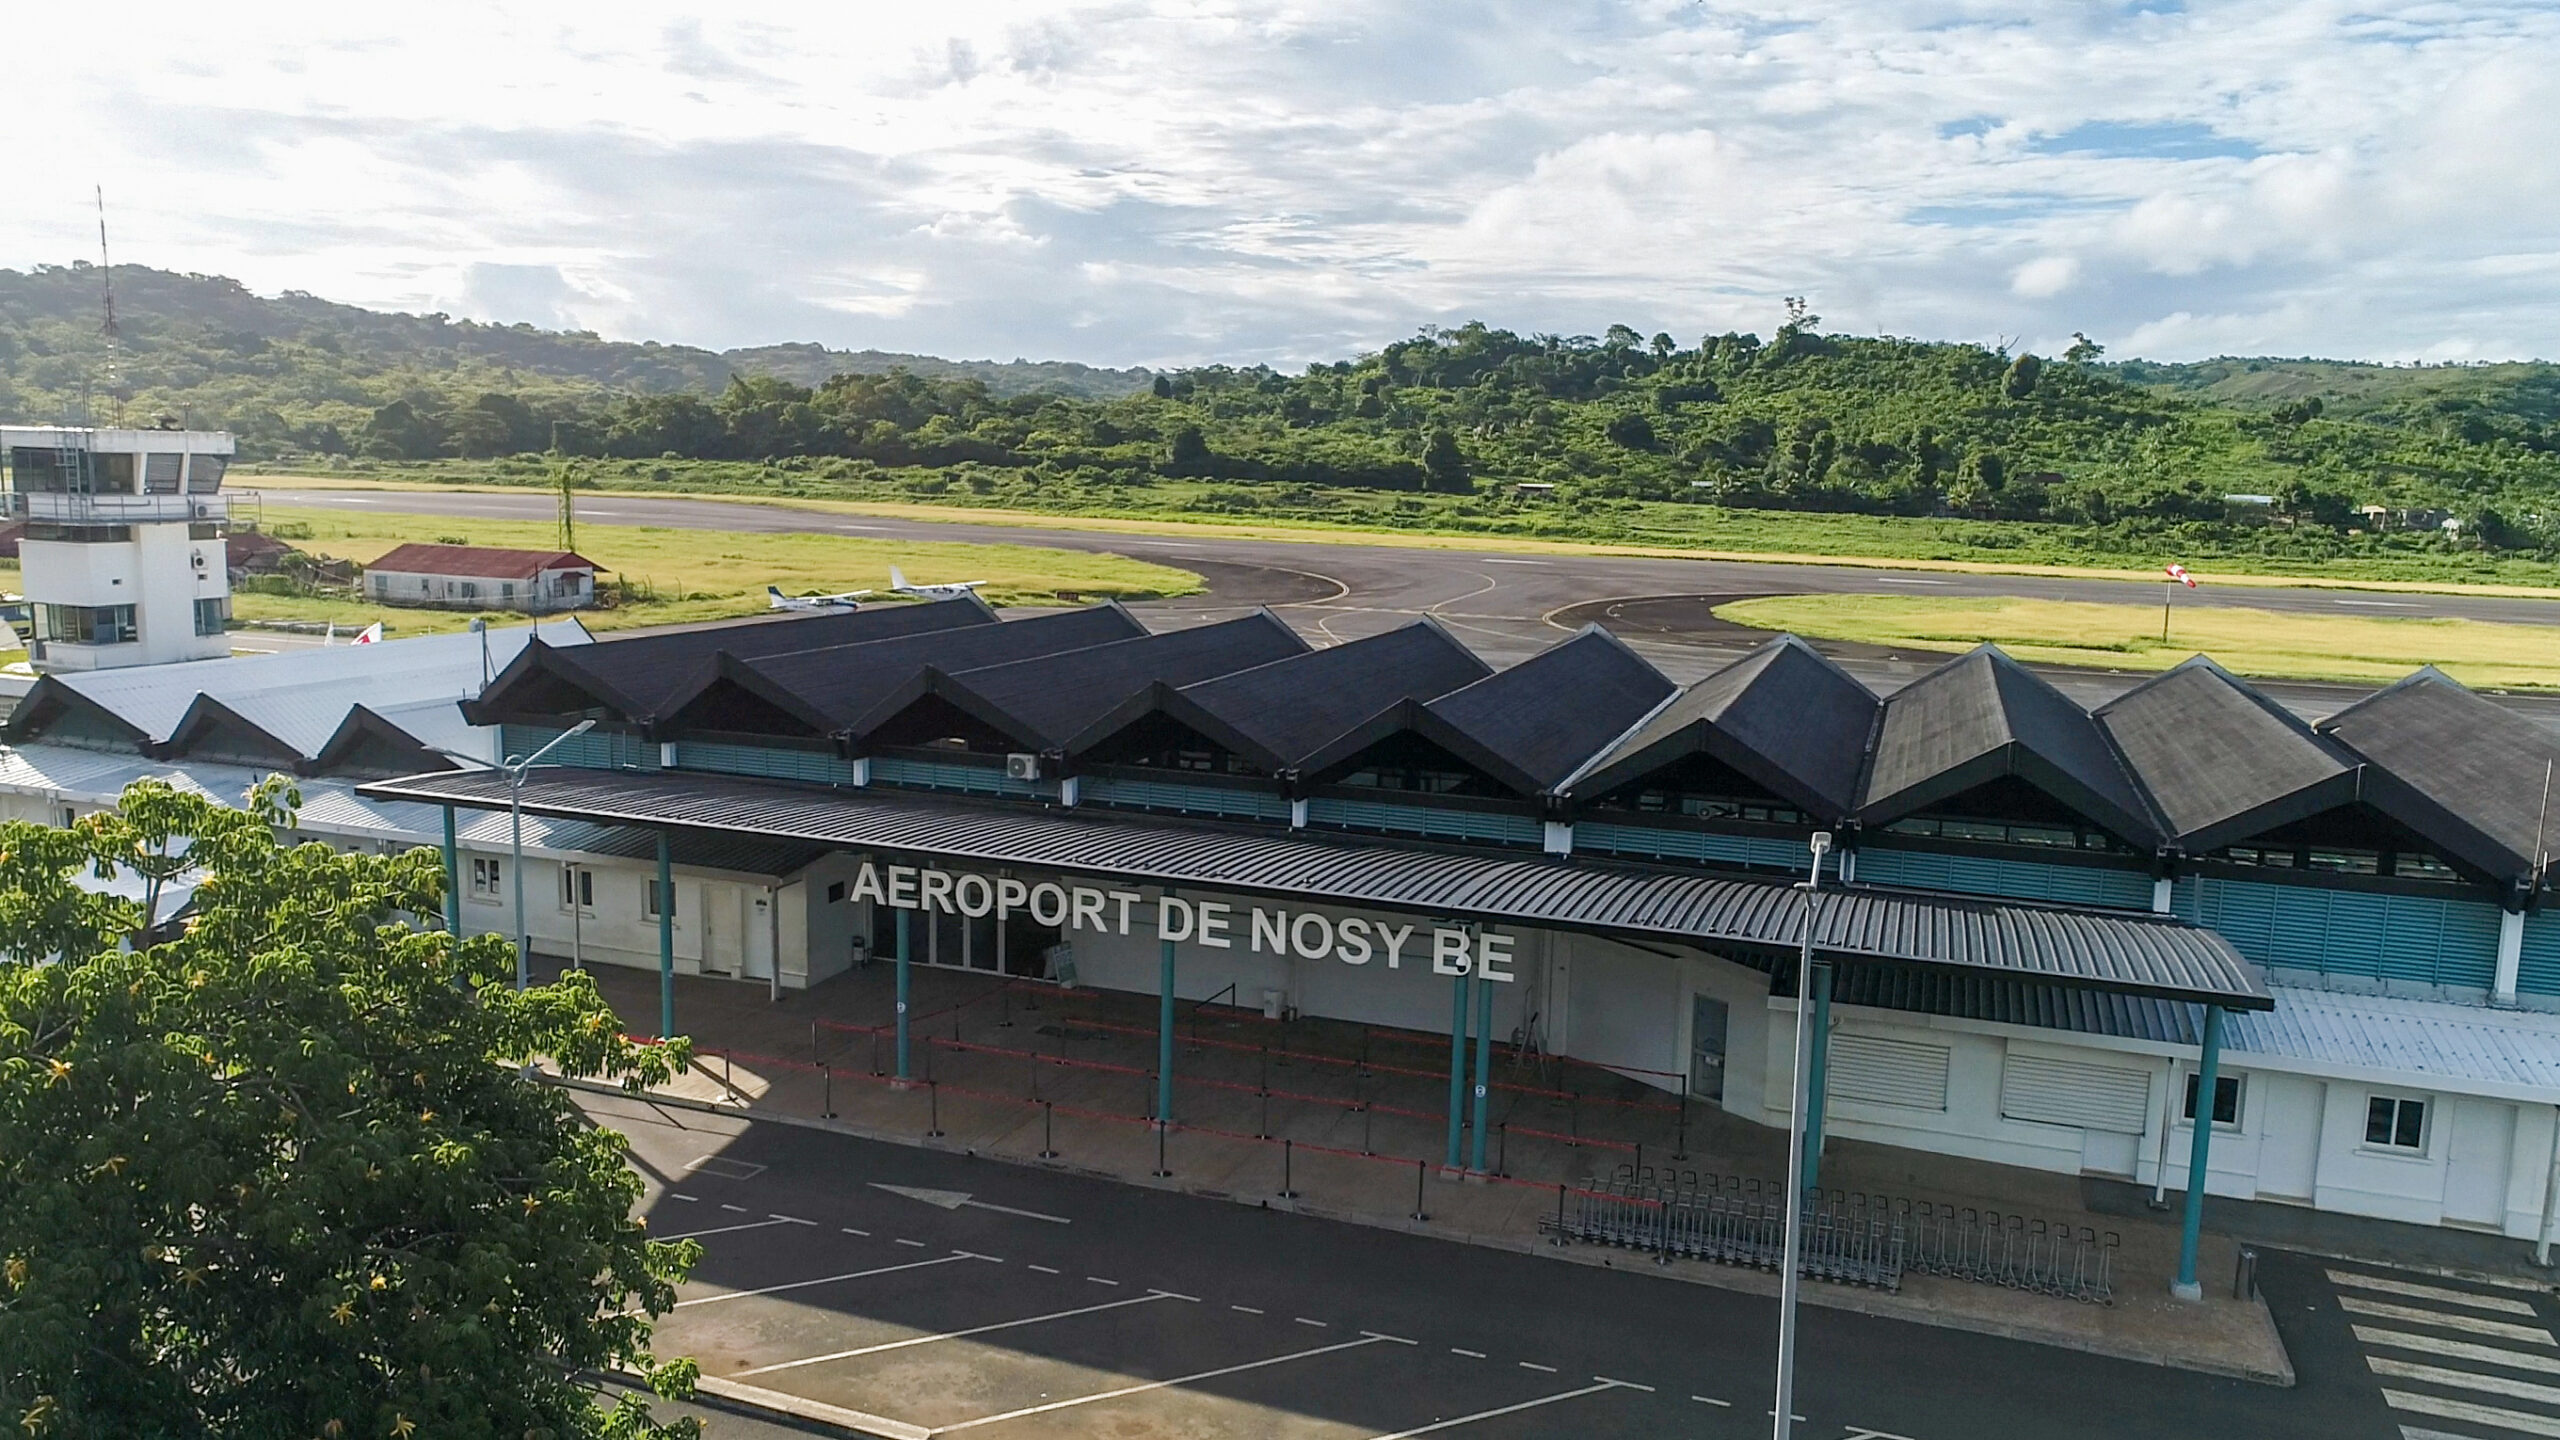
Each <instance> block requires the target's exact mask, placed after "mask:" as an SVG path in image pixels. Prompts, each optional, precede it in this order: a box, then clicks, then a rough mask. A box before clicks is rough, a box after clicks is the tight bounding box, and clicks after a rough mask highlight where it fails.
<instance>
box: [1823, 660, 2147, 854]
mask: <svg viewBox="0 0 2560 1440" xmlns="http://www.w3.org/2000/svg"><path fill="white" fill-rule="evenodd" d="M1993 774H2016V775H2019V776H2021V778H2024V779H2027V780H2028V781H2029V782H2030V783H2032V784H2034V785H2035V786H2036V787H2037V788H2038V789H2041V790H2044V791H2046V792H2047V793H2049V794H2052V795H2053V798H2055V799H2057V800H2060V801H2062V802H2063V803H2064V804H2066V805H2069V806H2071V807H2072V808H2073V809H2075V810H2077V811H2079V812H2080V813H2081V814H2082V815H2084V816H2086V817H2087V818H2088V819H2090V820H2093V821H2096V822H2097V823H2099V824H2101V825H2104V826H2106V827H2107V828H2108V829H2110V830H2113V831H2114V832H2115V833H2116V834H2117V835H2118V836H2119V837H2120V838H2122V839H2124V840H2127V841H2130V842H2131V843H2133V844H2135V845H2137V846H2141V847H2144V848H2149V847H2150V846H2152V845H2154V844H2157V843H2158V842H2159V840H2160V838H2161V835H2160V825H2159V821H2158V820H2157V819H2155V818H2154V817H2153V816H2152V814H2151V810H2150V805H2149V803H2148V802H2147V801H2146V800H2145V799H2144V798H2143V796H2142V794H2141V793H2140V792H2139V791H2138V790H2137V789H2135V787H2134V783H2133V777H2132V776H2131V774H2130V773H2128V772H2127V770H2126V768H2125V766H2124V763H2123V761H2122V760H2121V759H2120V758H2119V757H2118V756H2117V754H2116V752H2115V747H2114V745H2113V743H2112V742H2110V741H2109V740H2108V739H2107V737H2106V733H2105V732H2104V731H2102V730H2100V729H2099V728H2098V723H2097V721H2096V720H2094V719H2092V718H2091V717H2090V714H2089V712H2088V711H2086V710H2083V709H2081V708H2080V707H2079V706H2078V705H2077V704H2075V703H2073V701H2072V700H2071V698H2070V697H2069V696H2067V695H2064V694H2063V693H2062V692H2061V691H2059V690H2056V689H2055V688H2053V685H2052V684H2051V683H2050V682H2048V681H2047V680H2046V679H2045V678H2044V677H2043V676H2040V675H2038V674H2036V673H2035V672H2034V671H2031V670H2029V669H2027V668H2026V667H2025V666H2023V665H2021V664H2019V663H2018V662H2017V661H2015V660H2012V659H2010V658H2009V657H2008V656H2007V655H2005V654H2003V653H2001V651H2000V650H1999V649H1998V648H1996V647H1994V646H1991V645H1983V646H1979V647H1977V648H1976V649H1974V650H1972V651H1971V652H1969V653H1967V654H1965V655H1962V656H1959V657H1958V658H1956V659H1954V660H1950V661H1948V662H1947V663H1946V664H1944V665H1941V666H1939V667H1938V668H1937V669H1935V670H1932V671H1930V672H1929V673H1928V674H1926V675H1924V676H1922V677H1920V678H1919V679H1918V680H1915V681H1913V682H1912V683H1910V684H1909V685H1906V686H1904V687H1903V688H1902V689H1900V690H1897V691H1895V692H1894V693H1893V695H1892V697H1891V698H1889V699H1887V700H1886V701H1885V704H1884V718H1883V720H1882V721H1881V722H1880V723H1879V724H1878V725H1877V727H1876V739H1875V747H1874V753H1873V756H1872V758H1871V759H1870V761H1869V764H1868V769H1867V783H1866V787H1865V794H1864V795H1862V796H1861V797H1860V799H1859V811H1858V814H1859V818H1860V819H1862V820H1864V821H1867V822H1868V823H1870V824H1877V823H1883V822H1887V821H1891V820H1896V819H1899V818H1901V817H1902V816H1905V815H1908V814H1911V813H1913V812H1915V811H1917V810H1920V809H1923V808H1925V807H1927V806H1929V805H1931V804H1934V803H1936V802H1938V801H1941V800H1944V799H1947V798H1949V796H1950V795H1951V794H1954V793H1960V792H1961V791H1963V790H1967V789H1971V788H1972V787H1973V786H1974V785H1977V784H1980V783H1982V782H1983V781H1984V780H1985V779H1987V778H1989V777H1990V776H1991V775H1993Z"/></svg>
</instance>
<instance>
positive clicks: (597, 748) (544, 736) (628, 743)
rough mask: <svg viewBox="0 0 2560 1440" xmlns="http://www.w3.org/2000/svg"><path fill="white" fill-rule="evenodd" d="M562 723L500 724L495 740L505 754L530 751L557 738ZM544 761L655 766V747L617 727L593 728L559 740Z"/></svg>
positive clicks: (617, 766) (623, 767) (592, 766)
mask: <svg viewBox="0 0 2560 1440" xmlns="http://www.w3.org/2000/svg"><path fill="white" fill-rule="evenodd" d="M566 728H567V727H566V726H558V727H555V726H550V725H513V724H510V725H501V726H499V727H498V733H499V737H500V741H499V743H500V744H501V745H503V746H504V747H505V750H506V753H507V754H509V755H530V754H532V753H533V752H535V751H536V750H539V749H541V748H542V747H543V746H545V745H548V744H550V743H551V742H552V741H553V740H556V739H559V737H560V735H561V734H562V732H563V731H564V730H566ZM543 761H544V763H546V764H551V765H574V766H577V767H579V768H580V769H585V770H655V769H657V768H658V747H657V746H655V745H652V744H650V743H649V742H648V741H646V740H643V739H641V738H640V737H639V736H637V735H631V734H626V733H624V732H622V731H619V730H605V729H595V730H590V731H588V732H587V733H586V734H584V735H581V736H579V737H577V738H576V739H574V740H567V741H562V742H561V744H560V747H559V748H558V749H556V750H553V751H552V752H551V753H550V754H548V755H546V756H544V757H543Z"/></svg>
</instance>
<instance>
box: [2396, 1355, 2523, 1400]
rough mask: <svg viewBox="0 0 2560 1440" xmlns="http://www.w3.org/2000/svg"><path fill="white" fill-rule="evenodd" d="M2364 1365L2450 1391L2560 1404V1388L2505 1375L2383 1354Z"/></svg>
mask: <svg viewBox="0 0 2560 1440" xmlns="http://www.w3.org/2000/svg"><path fill="white" fill-rule="evenodd" d="M2364 1363H2366V1364H2367V1365H2370V1366H2372V1367H2373V1373H2374V1374H2376V1375H2387V1376H2389V1377H2391V1378H2392V1379H2394V1380H2415V1381H2418V1382H2419V1383H2420V1384H2424V1385H2442V1386H2444V1387H2445V1388H2447V1389H2449V1390H2479V1391H2482V1392H2485V1393H2487V1394H2490V1395H2504V1396H2506V1397H2507V1398H2508V1399H2510V1400H2530V1401H2532V1402H2533V1403H2534V1404H2536V1405H2560V1386H2551V1385H2536V1384H2534V1383H2533V1382H2532V1381H2530V1380H2510V1379H2508V1378H2507V1377H2506V1376H2504V1375H2475V1374H2473V1373H2472V1372H2471V1371H2468V1370H2449V1369H2446V1368H2445V1367H2444V1366H2442V1365H2420V1364H2418V1363H2417V1362H2415V1361H2412V1360H2386V1359H2384V1358H2383V1357H2381V1356H2379V1355H2367V1356H2366V1357H2364Z"/></svg>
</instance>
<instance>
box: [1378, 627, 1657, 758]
mask: <svg viewBox="0 0 2560 1440" xmlns="http://www.w3.org/2000/svg"><path fill="white" fill-rule="evenodd" d="M1676 688H1677V687H1676V686H1674V685H1673V684H1672V683H1671V681H1670V680H1669V678H1667V677H1666V676H1664V675H1663V673H1662V672H1661V671H1659V670H1656V669H1654V668H1653V666H1652V665H1650V664H1648V663H1647V662H1646V661H1645V658H1644V657H1643V656H1641V655H1638V654H1637V653H1636V652H1634V651H1633V650H1630V649H1628V648H1627V646H1626V642H1625V641H1622V640H1620V639H1619V638H1618V637H1617V636H1615V635H1612V634H1610V633H1609V632H1608V631H1607V630H1604V629H1602V628H1601V627H1600V626H1598V625H1586V626H1584V627H1582V629H1581V630H1579V631H1577V632H1576V633H1574V634H1573V635H1571V636H1569V637H1567V638H1565V639H1563V640H1559V641H1557V642H1556V643H1555V644H1553V645H1550V646H1548V647H1547V648H1546V649H1544V650H1541V651H1539V652H1538V653H1537V654H1535V655H1533V656H1531V657H1529V658H1528V659H1526V660H1523V661H1521V662H1520V663H1519V664H1517V665H1514V666H1512V667H1511V668H1510V669H1508V670H1504V671H1502V672H1501V673H1499V674H1495V675H1489V676H1487V677H1485V678H1484V679H1482V680H1478V681H1477V682H1475V683H1474V684H1472V685H1469V686H1467V687H1466V688H1464V689H1462V690H1453V691H1451V692H1449V693H1448V694H1446V695H1443V696H1441V697H1440V698H1439V699H1437V700H1434V701H1432V702H1431V703H1430V704H1428V705H1425V706H1424V707H1423V713H1424V719H1425V722H1426V723H1424V724H1423V725H1422V726H1421V727H1420V728H1421V729H1422V730H1423V732H1424V733H1425V734H1427V735H1430V736H1432V737H1433V738H1435V739H1439V740H1440V741H1441V743H1442V744H1443V745H1448V746H1449V747H1450V748H1452V749H1458V748H1459V747H1458V746H1457V745H1455V744H1454V743H1452V738H1451V737H1450V736H1443V735H1442V733H1441V731H1442V729H1443V728H1444V727H1445V729H1446V730H1447V731H1448V732H1451V734H1452V736H1454V737H1460V738H1463V739H1464V740H1466V741H1468V742H1471V743H1472V745H1473V746H1474V747H1475V749H1476V751H1478V752H1480V753H1481V756H1482V757H1483V758H1482V759H1480V760H1479V761H1478V763H1479V764H1482V765H1484V766H1485V768H1487V769H1488V770H1490V771H1491V773H1493V774H1494V775H1495V776H1496V777H1497V778H1500V779H1502V780H1504V781H1506V782H1507V783H1509V784H1510V785H1512V787H1513V788H1514V789H1517V790H1520V791H1521V792H1522V793H1524V794H1530V795H1536V794H1542V793H1544V792H1547V791H1550V790H1553V789H1555V788H1556V787H1557V786H1558V785H1561V784H1563V783H1564V778H1565V777H1566V776H1568V775H1570V774H1572V773H1573V772H1574V771H1575V769H1577V768H1578V767H1580V766H1581V764H1582V762H1583V761H1585V760H1588V759H1590V758H1591V756H1592V754H1593V753H1594V752H1596V751H1598V750H1599V749H1600V748H1601V747H1602V746H1604V745H1607V744H1608V743H1609V742H1610V741H1612V740H1614V739H1616V738H1617V737H1618V736H1620V735H1622V734H1624V733H1626V729H1627V727H1628V726H1630V725H1633V724H1634V723H1636V721H1638V720H1640V719H1642V718H1643V717H1644V716H1645V714H1646V713H1647V712H1649V711H1651V710H1653V709H1654V708H1655V707H1656V706H1658V705H1660V704H1661V703H1662V702H1663V699H1664V698H1665V697H1667V696H1668V695H1670V694H1671V693H1672V691H1673V690H1674V689H1676ZM1433 722H1436V723H1433ZM1461 753H1465V752H1464V751H1461ZM1487 762H1493V763H1487ZM1497 764H1498V765H1499V767H1500V768H1495V765H1497Z"/></svg>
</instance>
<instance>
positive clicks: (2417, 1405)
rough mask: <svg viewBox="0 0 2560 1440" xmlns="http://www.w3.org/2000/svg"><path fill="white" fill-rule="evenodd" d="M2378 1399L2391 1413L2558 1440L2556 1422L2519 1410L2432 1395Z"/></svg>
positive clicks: (2402, 1393)
mask: <svg viewBox="0 0 2560 1440" xmlns="http://www.w3.org/2000/svg"><path fill="white" fill-rule="evenodd" d="M2382 1398H2383V1399H2384V1400H2385V1401H2387V1402H2389V1403H2390V1405H2391V1408H2393V1409H2394V1410H2407V1411H2411V1412H2414V1413H2416V1414H2419V1415H2433V1416H2435V1417H2437V1418H2438V1419H2442V1420H2464V1421H2468V1422H2470V1423H2471V1424H2474V1425H2493V1426H2496V1427H2498V1428H2499V1429H2502V1430H2521V1431H2523V1432H2524V1433H2525V1434H2527V1435H2545V1436H2555V1437H2560V1420H2554V1419H2551V1418H2550V1417H2548V1416H2544V1415H2530V1414H2527V1413H2525V1412H2524V1411H2522V1410H2502V1409H2500V1408H2498V1407H2497V1406H2495V1405H2474V1404H2472V1403H2471V1402H2470V1401H2468V1400H2443V1399H2439V1398H2437V1397H2436V1396H2433V1395H2412V1394H2410V1393H2409V1392H2408V1391H2406V1390H2385V1391H2383V1392H2382Z"/></svg>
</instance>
